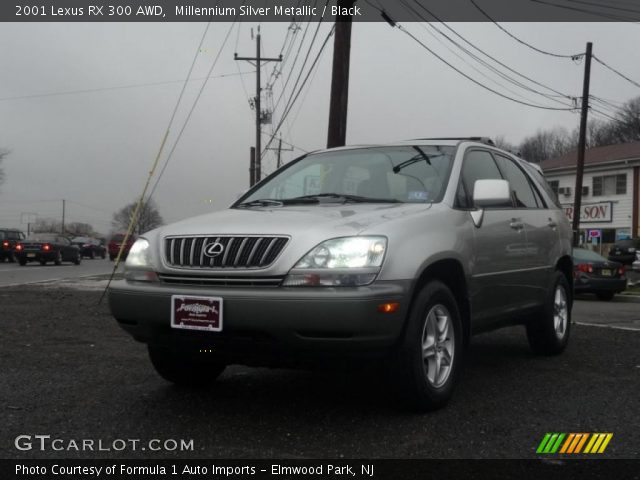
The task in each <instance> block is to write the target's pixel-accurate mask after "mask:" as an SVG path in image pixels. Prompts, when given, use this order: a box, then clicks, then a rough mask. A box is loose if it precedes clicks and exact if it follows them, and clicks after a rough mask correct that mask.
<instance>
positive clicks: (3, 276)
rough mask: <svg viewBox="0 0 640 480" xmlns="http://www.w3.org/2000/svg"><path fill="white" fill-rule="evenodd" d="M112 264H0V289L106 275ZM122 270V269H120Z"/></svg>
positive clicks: (97, 261) (98, 260)
mask: <svg viewBox="0 0 640 480" xmlns="http://www.w3.org/2000/svg"><path fill="white" fill-rule="evenodd" d="M113 266H114V262H111V261H109V260H108V259H102V258H96V259H93V260H92V259H89V258H84V259H82V262H81V263H80V265H74V264H72V263H70V262H64V263H63V264H62V265H53V264H52V263H49V264H47V265H40V264H39V263H37V262H32V263H27V264H26V265H24V266H21V265H20V264H18V263H17V262H14V263H8V262H2V263H0V287H7V286H11V285H14V286H15V285H25V284H32V283H39V282H53V281H56V282H57V281H60V280H65V279H71V278H82V277H89V276H94V275H101V274H108V273H111V271H112V270H113ZM120 268H122V267H120Z"/></svg>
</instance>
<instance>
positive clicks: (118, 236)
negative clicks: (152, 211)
mask: <svg viewBox="0 0 640 480" xmlns="http://www.w3.org/2000/svg"><path fill="white" fill-rule="evenodd" d="M124 237H125V234H124V233H115V234H113V236H112V237H111V240H109V260H112V261H113V260H115V259H116V257H117V256H118V252H119V251H120V246H121V245H122V242H123V241H124ZM136 240H137V237H136V236H135V235H131V236H130V237H129V238H128V239H127V243H126V245H125V246H124V250H123V251H122V258H123V259H125V258H127V254H128V253H129V250H130V249H131V245H133V244H134V243H135V241H136Z"/></svg>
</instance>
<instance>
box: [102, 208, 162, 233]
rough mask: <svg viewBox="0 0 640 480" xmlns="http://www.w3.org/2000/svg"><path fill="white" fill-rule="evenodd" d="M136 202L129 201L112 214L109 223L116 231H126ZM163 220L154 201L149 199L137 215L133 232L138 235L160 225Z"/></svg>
mask: <svg viewBox="0 0 640 480" xmlns="http://www.w3.org/2000/svg"><path fill="white" fill-rule="evenodd" d="M136 205H137V202H133V203H130V204H128V205H126V206H125V207H123V208H122V209H120V210H118V211H117V212H116V213H114V214H113V221H112V222H111V225H112V226H113V228H114V230H116V231H126V230H127V228H129V223H130V222H131V217H132V216H133V214H134V212H135V210H136ZM163 223H164V221H163V220H162V216H161V215H160V212H159V211H158V207H157V205H156V203H155V202H154V201H153V200H151V201H149V202H146V203H145V204H144V205H143V206H142V208H141V210H140V214H139V215H138V221H137V222H136V226H135V228H134V232H135V233H136V234H138V235H140V234H142V233H144V232H148V231H149V230H153V229H154V228H157V227H159V226H160V225H162V224H163Z"/></svg>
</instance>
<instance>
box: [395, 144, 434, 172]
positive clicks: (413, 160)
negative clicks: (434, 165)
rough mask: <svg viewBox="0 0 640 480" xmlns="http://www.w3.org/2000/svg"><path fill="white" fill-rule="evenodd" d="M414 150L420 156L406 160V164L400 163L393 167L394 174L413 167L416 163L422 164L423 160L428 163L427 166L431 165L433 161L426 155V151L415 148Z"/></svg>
mask: <svg viewBox="0 0 640 480" xmlns="http://www.w3.org/2000/svg"><path fill="white" fill-rule="evenodd" d="M413 149H414V150H416V151H417V152H418V155H416V156H415V157H411V158H410V159H409V160H405V161H404V162H402V163H399V164H398V165H396V166H395V167H393V173H398V172H399V171H400V170H402V169H403V168H405V167H408V166H409V165H413V164H414V163H416V162H421V161H423V160H424V161H425V162H427V165H431V159H430V157H429V155H427V154H426V153H424V151H423V150H422V149H421V148H420V147H416V146H414V147H413Z"/></svg>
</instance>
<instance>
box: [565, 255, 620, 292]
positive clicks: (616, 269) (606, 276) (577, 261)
mask: <svg viewBox="0 0 640 480" xmlns="http://www.w3.org/2000/svg"><path fill="white" fill-rule="evenodd" d="M573 269H574V270H573V271H574V277H575V280H574V291H575V293H595V294H596V296H597V297H598V298H599V299H600V300H606V301H608V300H611V299H613V297H614V295H615V294H616V293H620V292H623V291H624V290H625V289H626V288H627V277H626V275H625V268H624V265H622V263H620V262H612V261H609V260H607V259H606V258H604V257H603V256H602V255H598V254H597V253H596V252H593V251H591V250H586V249H584V248H574V249H573Z"/></svg>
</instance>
